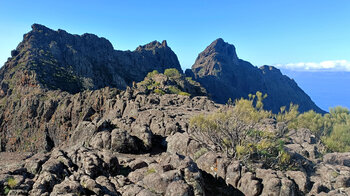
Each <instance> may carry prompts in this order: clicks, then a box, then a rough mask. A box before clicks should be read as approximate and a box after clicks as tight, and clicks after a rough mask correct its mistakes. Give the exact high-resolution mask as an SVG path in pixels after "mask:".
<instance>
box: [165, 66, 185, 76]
mask: <svg viewBox="0 0 350 196" xmlns="http://www.w3.org/2000/svg"><path fill="white" fill-rule="evenodd" d="M164 75H166V76H168V77H169V78H180V77H181V74H180V72H179V70H177V69H175V68H171V69H166V70H165V71H164Z"/></svg>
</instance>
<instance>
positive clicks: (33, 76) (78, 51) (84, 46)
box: [0, 24, 182, 93]
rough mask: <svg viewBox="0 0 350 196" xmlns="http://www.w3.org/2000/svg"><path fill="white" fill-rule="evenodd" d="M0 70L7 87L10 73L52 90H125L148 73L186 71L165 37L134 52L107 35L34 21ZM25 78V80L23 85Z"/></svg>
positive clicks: (3, 84) (19, 78) (0, 77)
mask: <svg viewBox="0 0 350 196" xmlns="http://www.w3.org/2000/svg"><path fill="white" fill-rule="evenodd" d="M11 55H12V58H10V59H9V60H8V61H7V62H6V63H5V66H3V67H2V68H1V70H0V80H1V81H2V86H3V87H4V88H3V90H5V91H6V89H7V86H14V85H17V84H10V83H11V82H14V81H11V80H12V78H17V79H18V80H21V79H22V78H26V79H25V81H24V82H25V84H28V85H34V86H37V85H39V86H41V87H44V88H47V89H51V90H57V89H59V90H63V91H67V92H70V93H77V92H81V91H83V90H87V89H91V90H96V89H99V88H103V87H106V86H110V87H116V88H119V89H125V88H126V87H127V86H131V85H132V83H133V82H139V81H142V80H143V79H144V77H145V76H146V75H147V73H148V72H151V71H153V70H158V71H160V72H163V71H164V70H165V69H167V68H176V69H178V70H179V71H181V72H182V70H181V66H180V64H179V61H178V59H177V56H176V54H175V53H174V52H173V51H172V50H171V49H170V48H169V47H168V46H167V43H166V41H163V42H162V43H159V42H157V41H154V42H151V43H149V44H147V45H145V46H139V47H138V48H137V49H136V50H135V51H132V52H131V51H118V50H114V49H113V46H112V44H111V43H110V42H109V41H108V40H107V39H105V38H99V37H97V36H96V35H93V34H84V35H81V36H79V35H72V34H69V33H67V32H66V31H64V30H58V31H54V30H51V29H49V28H47V27H45V26H43V25H39V24H33V25H32V31H30V32H29V33H27V34H25V35H24V36H23V41H22V42H21V43H20V44H19V45H18V47H17V48H16V50H13V51H12V52H11ZM25 84H24V83H23V85H25Z"/></svg>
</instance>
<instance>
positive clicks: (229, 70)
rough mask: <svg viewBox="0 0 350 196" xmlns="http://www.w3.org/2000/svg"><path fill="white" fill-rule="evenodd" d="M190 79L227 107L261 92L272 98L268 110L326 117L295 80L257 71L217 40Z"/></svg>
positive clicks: (277, 72)
mask: <svg viewBox="0 0 350 196" xmlns="http://www.w3.org/2000/svg"><path fill="white" fill-rule="evenodd" d="M186 74H187V75H188V76H191V77H193V78H194V79H195V80H196V81H198V82H199V83H201V85H202V86H203V87H204V88H206V90H207V92H208V93H209V94H210V95H211V98H212V99H213V100H214V101H216V102H218V103H226V102H227V101H228V99H229V98H231V99H232V100H235V99H237V98H241V97H244V98H248V94H255V92H257V91H260V92H262V93H264V94H265V93H266V94H267V95H268V97H267V99H266V100H265V101H264V104H265V105H264V108H265V109H267V110H272V111H273V112H275V113H277V112H279V111H280V107H282V106H289V105H290V103H293V104H298V105H299V110H300V111H301V112H304V111H308V110H314V111H316V112H320V113H324V111H322V110H321V109H320V108H319V107H317V106H316V105H315V103H314V102H312V100H311V99H310V97H309V96H308V95H307V94H306V93H305V92H304V91H303V90H302V89H300V88H299V87H298V85H297V83H295V81H294V80H292V79H290V78H288V77H287V76H285V75H282V73H281V72H280V70H278V69H277V68H275V67H272V66H266V65H265V66H262V67H260V68H257V67H254V66H253V65H252V64H250V63H249V62H247V61H244V60H241V59H239V58H238V57H237V54H236V49H235V47H234V46H233V45H231V44H228V43H226V42H224V40H223V39H221V38H220V39H217V40H215V41H214V42H213V43H211V44H210V45H209V46H208V47H207V48H206V49H205V50H204V51H203V52H201V53H200V54H199V55H198V57H197V59H196V62H195V63H194V64H193V66H192V69H191V70H190V69H188V70H186Z"/></svg>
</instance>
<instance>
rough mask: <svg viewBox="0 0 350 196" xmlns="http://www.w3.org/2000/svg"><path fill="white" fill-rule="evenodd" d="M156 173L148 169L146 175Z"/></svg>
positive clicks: (152, 169) (154, 170)
mask: <svg viewBox="0 0 350 196" xmlns="http://www.w3.org/2000/svg"><path fill="white" fill-rule="evenodd" d="M156 172H157V171H156V169H154V168H150V169H148V170H147V171H146V175H149V174H153V173H156Z"/></svg>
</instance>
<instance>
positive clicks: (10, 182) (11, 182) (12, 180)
mask: <svg viewBox="0 0 350 196" xmlns="http://www.w3.org/2000/svg"><path fill="white" fill-rule="evenodd" d="M17 184H18V182H17V180H16V179H15V178H13V177H10V178H8V179H7V185H8V186H9V187H10V188H11V189H13V188H15V187H16V186H17Z"/></svg>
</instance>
